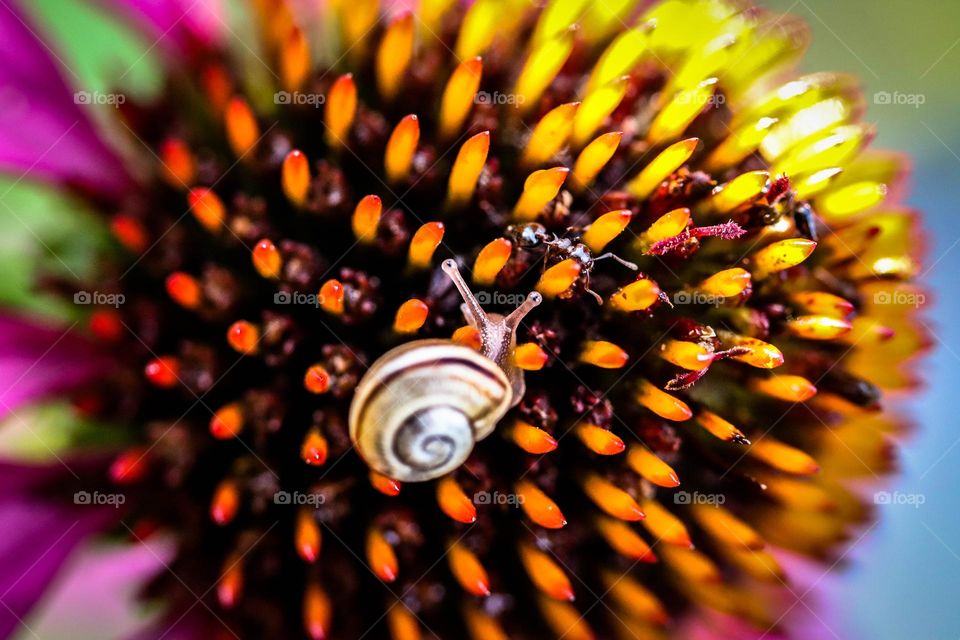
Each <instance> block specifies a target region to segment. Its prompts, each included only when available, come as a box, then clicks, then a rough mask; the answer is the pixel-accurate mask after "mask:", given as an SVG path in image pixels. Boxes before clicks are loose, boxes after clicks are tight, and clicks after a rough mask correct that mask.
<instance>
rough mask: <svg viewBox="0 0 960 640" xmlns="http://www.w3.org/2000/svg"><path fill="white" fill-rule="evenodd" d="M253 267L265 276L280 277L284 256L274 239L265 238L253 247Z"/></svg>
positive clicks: (270, 277)
mask: <svg viewBox="0 0 960 640" xmlns="http://www.w3.org/2000/svg"><path fill="white" fill-rule="evenodd" d="M252 257H253V268H254V269H256V270H257V273H259V274H260V275H261V276H263V277H264V278H269V279H275V278H279V277H280V272H281V271H282V269H283V257H282V256H281V255H280V250H279V249H277V247H276V245H274V244H273V242H272V241H270V240H268V239H267V238H264V239H263V240H261V241H260V242H258V243H257V244H256V245H255V246H254V247H253V256H252Z"/></svg>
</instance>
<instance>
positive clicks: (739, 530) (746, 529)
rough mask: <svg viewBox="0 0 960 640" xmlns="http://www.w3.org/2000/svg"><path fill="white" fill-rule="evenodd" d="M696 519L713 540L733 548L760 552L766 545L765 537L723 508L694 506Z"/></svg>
mask: <svg viewBox="0 0 960 640" xmlns="http://www.w3.org/2000/svg"><path fill="white" fill-rule="evenodd" d="M692 509H693V515H694V518H696V520H697V522H698V523H699V524H700V526H701V527H703V528H704V529H706V530H707V533H709V534H710V536H711V538H713V539H715V540H719V541H721V542H723V543H724V544H726V545H728V546H731V547H742V548H745V549H749V550H753V551H759V550H760V549H763V548H764V546H765V543H764V541H763V537H762V536H761V535H760V534H759V533H757V532H756V531H755V530H754V529H753V528H752V527H751V526H750V525H748V524H747V523H745V522H744V521H743V520H741V519H740V518H738V517H736V516H735V515H733V514H732V513H730V511H728V510H727V509H726V508H724V507H722V506H713V505H703V504H700V505H694V506H693V507H692Z"/></svg>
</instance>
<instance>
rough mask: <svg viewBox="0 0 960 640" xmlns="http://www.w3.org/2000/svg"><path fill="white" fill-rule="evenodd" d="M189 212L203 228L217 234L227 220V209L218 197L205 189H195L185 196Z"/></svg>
mask: <svg viewBox="0 0 960 640" xmlns="http://www.w3.org/2000/svg"><path fill="white" fill-rule="evenodd" d="M187 203H188V204H189V206H190V212H191V213H192V214H193V217H194V218H196V219H197V222H199V223H200V224H201V225H203V226H204V228H205V229H206V230H207V231H209V232H211V233H217V232H218V231H220V228H221V227H222V226H223V224H224V221H225V220H226V218H227V209H226V207H224V206H223V201H222V200H220V196H218V195H217V194H216V193H214V192H213V191H212V190H211V189H207V188H206V187H195V188H193V189H191V190H190V193H189V194H187Z"/></svg>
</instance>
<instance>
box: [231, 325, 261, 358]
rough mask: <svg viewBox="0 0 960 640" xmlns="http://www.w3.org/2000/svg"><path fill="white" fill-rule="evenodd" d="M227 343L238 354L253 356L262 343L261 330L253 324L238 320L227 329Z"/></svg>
mask: <svg viewBox="0 0 960 640" xmlns="http://www.w3.org/2000/svg"><path fill="white" fill-rule="evenodd" d="M227 342H228V343H229V344H230V346H231V347H232V348H233V350H234V351H236V352H237V353H242V354H243V355H246V356H249V355H253V354H255V353H256V352H257V345H258V344H259V343H260V329H259V327H257V325H255V324H253V323H252V322H247V321H246V320H237V321H236V322H234V323H233V324H232V325H230V328H229V329H227Z"/></svg>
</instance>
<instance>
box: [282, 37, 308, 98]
mask: <svg viewBox="0 0 960 640" xmlns="http://www.w3.org/2000/svg"><path fill="white" fill-rule="evenodd" d="M309 73H310V43H309V42H307V38H306V37H305V36H304V35H303V31H301V30H300V29H298V28H296V27H293V28H291V29H290V32H289V33H288V34H287V37H286V38H285V39H284V41H283V45H282V48H281V51H280V79H281V82H282V83H283V87H284V89H286V90H287V91H290V92H293V91H296V90H298V89H299V88H300V87H301V86H303V83H304V81H305V80H306V79H307V75H308V74H309Z"/></svg>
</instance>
